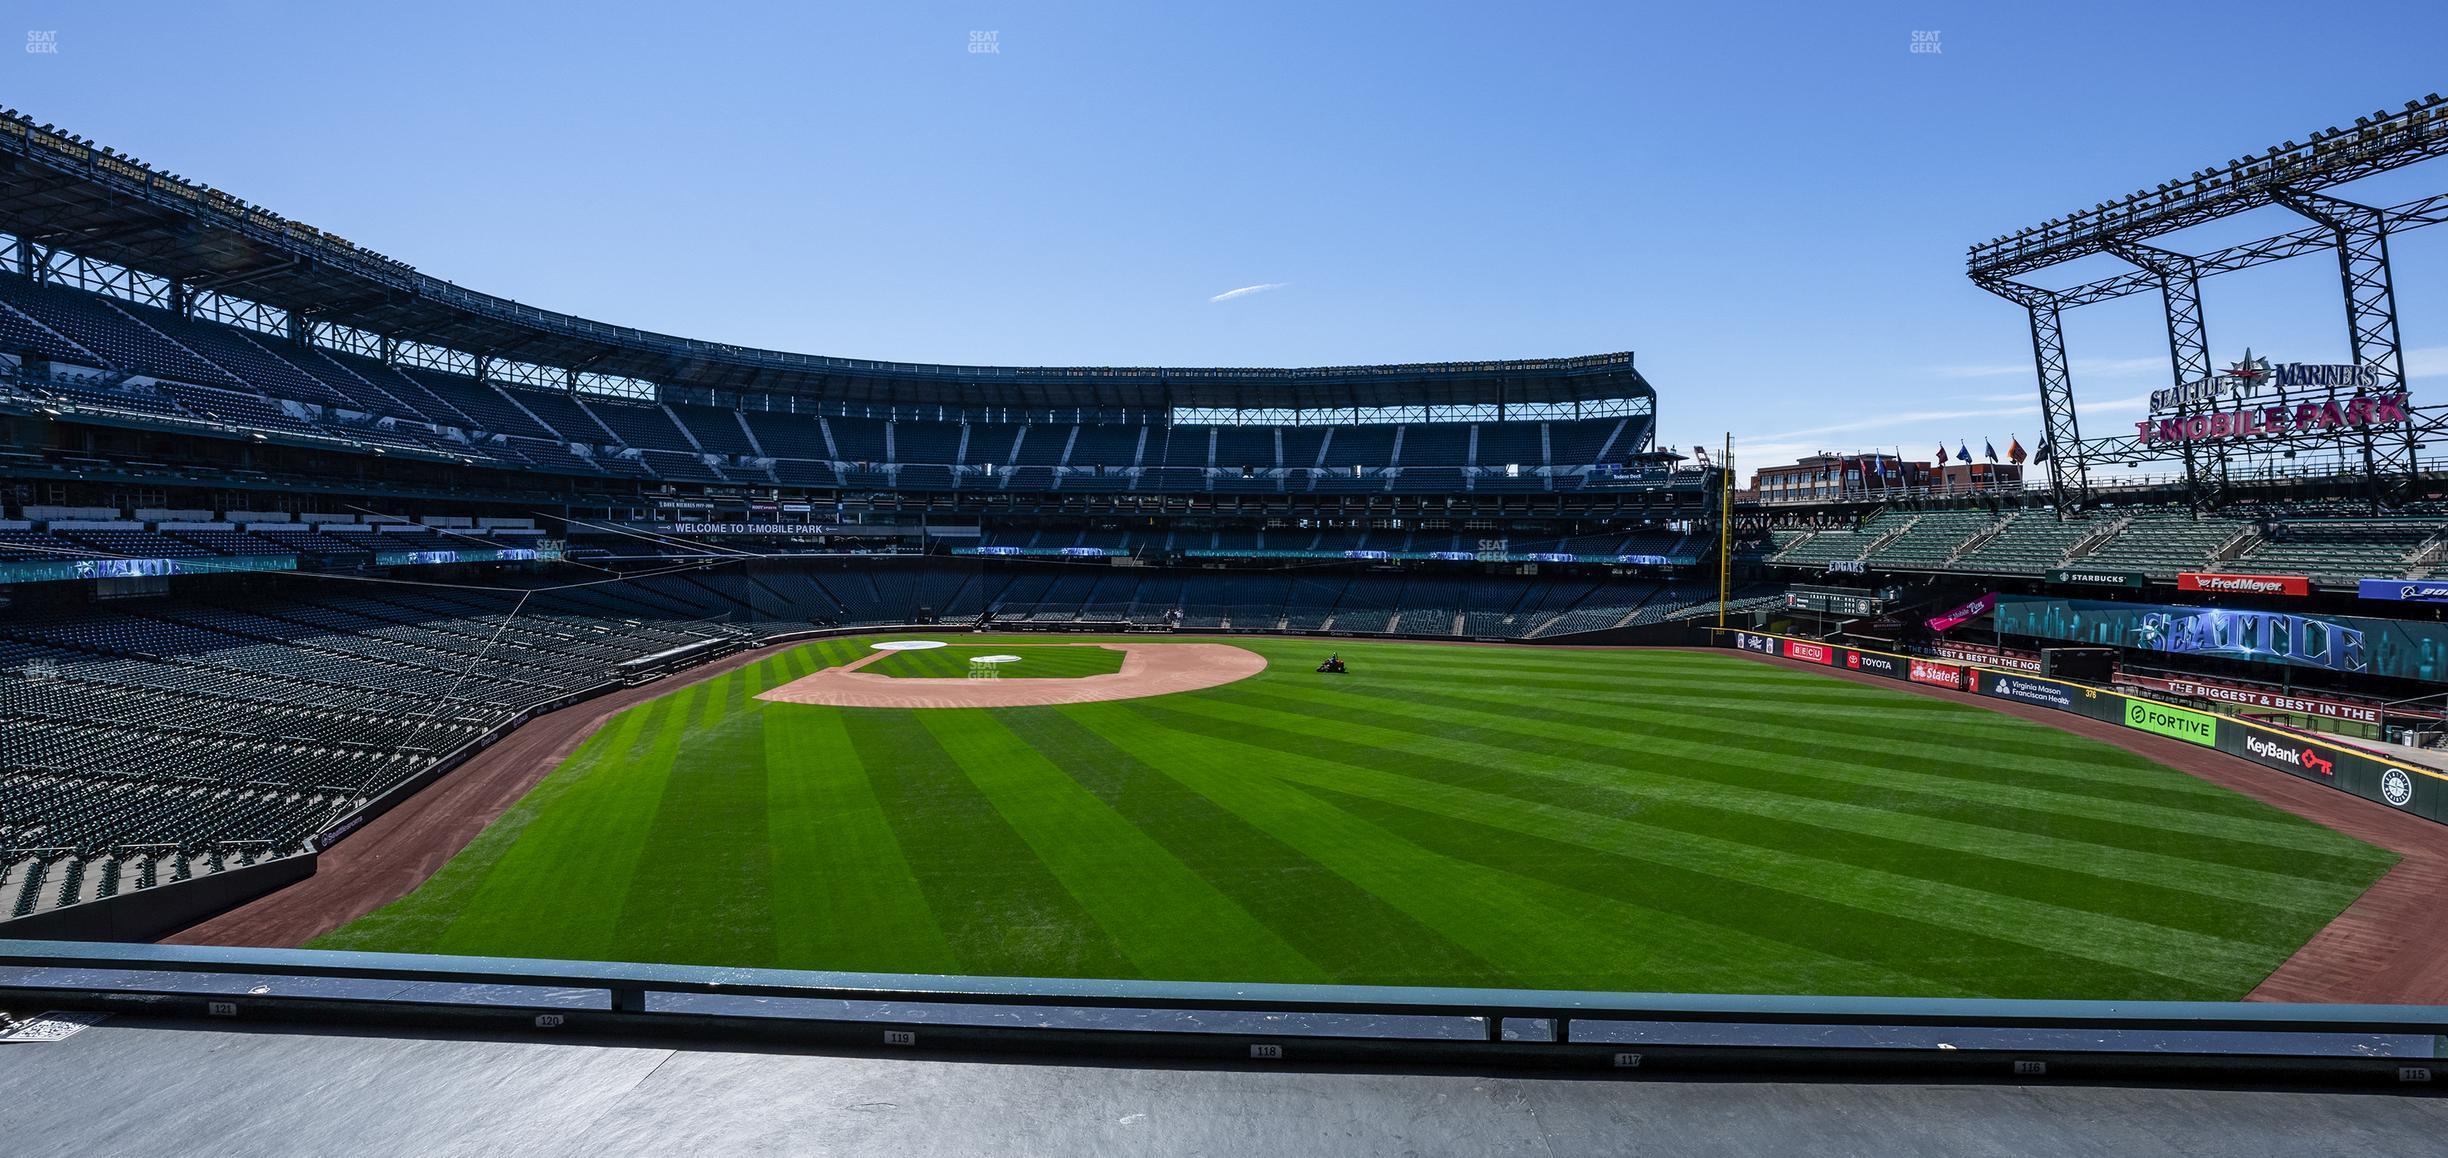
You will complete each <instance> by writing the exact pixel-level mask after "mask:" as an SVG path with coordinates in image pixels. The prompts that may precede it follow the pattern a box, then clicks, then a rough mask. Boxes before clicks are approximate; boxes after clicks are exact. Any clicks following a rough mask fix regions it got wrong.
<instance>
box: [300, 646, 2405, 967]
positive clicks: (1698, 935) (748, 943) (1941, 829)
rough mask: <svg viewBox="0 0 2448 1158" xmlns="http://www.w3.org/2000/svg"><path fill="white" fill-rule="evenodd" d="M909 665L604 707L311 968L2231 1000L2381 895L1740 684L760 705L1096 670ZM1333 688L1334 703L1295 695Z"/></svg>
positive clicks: (1387, 658) (1878, 705) (1480, 675)
mask: <svg viewBox="0 0 2448 1158" xmlns="http://www.w3.org/2000/svg"><path fill="white" fill-rule="evenodd" d="M902 638H904V637H870V638H858V639H839V640H826V641H822V642H818V643H812V644H808V645H805V646H802V647H798V648H794V649H791V650H788V651H785V652H781V653H779V654H776V655H773V656H770V657H768V658H765V659H763V660H762V661H760V662H756V663H753V664H750V665H748V666H745V667H741V668H737V669H736V670H731V671H728V672H725V673H723V674H720V675H716V676H714V677H713V678H710V679H706V680H703V681H701V682H697V683H694V684H690V685H689V686H686V687H681V688H678V689H676V690H674V691H672V692H671V693H669V694H666V695H664V696H661V697H659V698H656V699H653V700H650V701H647V702H644V703H640V704H638V705H636V706H634V707H631V708H628V709H627V710H626V711H624V712H622V713H621V714H619V715H617V716H615V717H613V718H611V719H610V720H609V721H608V722H607V723H605V724H604V726H603V727H601V728H600V729H599V730H598V731H596V732H595V733H594V734H593V735H592V736H591V737H589V738H588V739H587V740H586V742H585V743H584V744H583V745H582V746H580V747H579V748H578V749H577V750H576V751H575V752H574V753H573V754H572V755H570V756H569V758H568V759H567V760H565V761H563V762H562V763H561V764H560V765H559V767H558V768H556V769H555V770H554V771H553V772H552V773H551V774H550V775H549V776H547V777H546V778H545V779H544V780H543V781H542V783H541V784H539V785H538V786H537V787H536V788H535V789H534V790H533V791H532V792H530V793H528V794H527V795H526V796H525V797H524V798H523V799H521V800H519V801H518V803H517V804H515V805H514V806H512V807H511V808H510V809H509V810H508V811H507V812H506V813H505V814H503V815H502V816H501V817H500V818H499V819H498V820H497V821H495V822H494V823H493V824H492V825H491V826H490V827H489V828H487V829H486V830H485V831H484V832H483V833H482V834H481V835H480V836H478V837H477V838H476V839H475V840H474V841H473V843H471V844H470V845H468V847H467V848H466V849H465V850H464V851H462V852H460V853H459V855H458V856H457V857H456V858H454V859H452V860H450V861H449V863H448V864H447V865H446V866H445V867H443V868H442V869H441V870H440V871H439V872H438V873H436V874H435V875H434V876H433V877H432V878H431V879H430V880H428V881H426V882H425V883H424V884H423V886H422V887H420V888H417V889H416V890H415V891H413V892H411V893H409V894H408V895H407V896H405V897H404V898H402V899H400V900H398V901H396V902H395V903H392V904H390V905H388V906H387V907H384V908H381V909H379V910H377V911H375V912H373V913H371V914H370V915H368V916H365V917H363V918H361V919H359V920H357V921H355V922H353V923H351V924H349V925H347V926H345V927H343V928H341V929H339V930H337V931H334V932H331V933H329V934H327V935H325V936H323V937H322V938H321V939H319V940H318V941H316V942H315V944H316V945H317V946H319V947H331V948H352V949H379V950H402V951H414V952H434V953H466V954H491V955H506V956H538V957H555V958H569V959H601V960H634V961H668V962H684V963H703V964H725V965H748V966H784V967H803V968H826V969H854V970H883V971H895V972H915V973H951V974H1007V975H1038V976H1093V977H1111V978H1138V977H1146V978H1172V979H1200V980H1232V981H1286V982H1299V981H1332V982H1350V983H1384V984H1407V985H1473V986H1479V985H1484V986H1535V987H1563V988H1584V989H1614V990H1655V991H1679V992H1727V993H1824V994H1897V995H1928V996H1972V995H1988V996H2000V997H2081V998H2165V999H2214V1000H2228V999H2236V998H2241V997H2243V996H2245V995H2246V994H2247V993H2248V992H2251V991H2252V990H2253V989H2254V987H2255V986H2256V985H2258V984H2260V983H2261V982H2262V981H2263V980H2264V979H2265V978H2267V977H2268V976H2269V975H2270V974H2271V973H2272V971H2273V970H2275V969H2277V968H2278V967H2279V966H2280V965H2281V963H2283V962H2285V961H2286V960H2287V959H2288V957H2289V956H2290V955H2291V954H2293V953H2294V952H2295V951H2296V950H2297V948H2298V947H2299V946H2301V945H2303V944H2304V943H2305V941H2306V940H2307V939H2309V938H2311V937H2312V936H2313V935H2314V934H2315V933H2316V932H2318V931H2319V930H2321V928H2322V927H2323V926H2324V925H2326V924H2328V923H2329V922H2330V921H2331V920H2332V919H2333V918H2335V917H2337V916H2338V915H2339V913H2340V912H2341V911H2343V910H2345V909H2346V908H2347V906H2348V905H2349V904H2350V903H2352V902H2354V901H2355V900H2356V898H2357V897H2358V896H2359V895H2361V894H2362V893H2363V892H2364V890H2365V889H2366V887H2367V886H2369V885H2370V884H2371V883H2372V881H2373V880H2374V879H2375V878H2377V877H2378V876H2379V875H2380V874H2382V873H2383V872H2384V871H2386V870H2388V869H2389V867H2390V866H2391V865H2392V864H2393V863H2394V862H2395V857H2394V855H2393V854H2391V853H2389V852H2386V851H2383V850H2381V849H2378V848H2375V847H2373V846H2371V845H2368V844H2365V843H2363V842H2361V841H2359V840H2356V839H2353V838H2351V837H2348V836H2345V835H2341V834H2339V833H2337V832H2334V831H2332V830H2330V829H2328V828H2324V827H2321V826H2319V825H2316V824H2313V823H2310V822H2308V821H2306V820H2303V819H2300V818H2298V817H2296V816H2293V815H2290V814H2289V813H2286V812H2283V811H2280V810H2279V809H2277V808H2273V807H2270V806H2269V805H2266V804H2263V803H2260V802H2258V801H2255V800H2252V799H2249V798H2247V797H2245V796H2242V795H2239V794H2237V793H2235V792H2231V791H2229V790H2227V789H2226V788H2222V787H2219V786H2217V785H2214V784H2211V783H2208V782H2205V781H2204V780H2202V779H2198V778H2196V777H2194V776H2189V775H2186V774H2184V773H2182V772H2178V771H2175V770H2173V769H2171V768H2168V767H2165V766H2162V765H2160V764H2158V763H2155V762H2152V761H2150V760H2148V759H2145V758H2144V757H2142V756H2139V755H2136V754H2133V753H2131V752H2128V751H2125V750H2123V749H2121V748H2119V747H2116V746H2112V745H2110V744H2107V743H2102V742H2100V741H2098V740H2094V739H2089V738H2086V737H2083V736H2078V735H2072V734H2069V733H2067V732H2065V731H2061V730H2059V729H2056V728H2052V727H2048V726H2044V725H2043V724H2040V723H2035V722H2032V721H2030V720H2026V719H2021V718H2016V717H2013V716H2009V715H2003V714H2000V713H1998V712H1993V711H1989V710H1986V709H1983V708H1981V707H1978V706H1974V705H1972V704H1969V703H1963V702H1955V701H1953V700H1949V699H1944V698H1934V697H1932V696H1928V695H1917V694H1913V693H1911V692H1908V691H1905V690H1903V689H1902V688H1896V689H1889V688H1882V687H1877V686H1872V685H1870V684H1867V683H1864V682H1859V681H1852V680H1844V679H1838V678H1833V677H1831V676H1829V675H1824V674H1820V673H1818V672H1814V671H1805V670H1796V669H1793V668H1790V667H1778V666H1768V665H1763V664H1760V663H1756V662H1753V661H1750V660H1748V659H1745V658H1743V657H1740V656H1738V655H1734V654H1731V653H1727V654H1707V653H1699V652H1682V651H1655V650H1639V651H1625V650H1603V651H1601V650H1586V651H1584V650H1544V649H1542V650H1531V649H1515V648H1499V647H1474V646H1459V645H1434V644H1401V643H1347V642H1342V641H1323V640H1286V639H1268V640H1256V639H1252V640H1234V641H1231V642H1230V645H1229V646H1230V648H1231V649H1237V650H1239V651H1241V652H1244V653H1247V654H1248V655H1249V656H1250V657H1251V659H1250V661H1249V662H1250V663H1251V665H1252V669H1251V672H1250V673H1247V674H1242V675H1240V676H1238V677H1236V678H1234V679H1232V680H1230V681H1229V682H1223V683H1218V684H1216V685H1215V686H1210V687H1205V688H1203V689H1200V690H1189V691H1179V692H1170V693H1165V694H1154V695H1149V694H1143V693H1134V698H1127V699H1100V700H1094V701H1091V702H1078V703H1058V704H1048V705H1043V706H1027V707H999V708H977V707H839V706H832V705H829V704H823V703H805V702H792V701H791V700H790V699H789V698H786V697H785V696H783V695H781V694H778V693H779V690H780V689H786V688H788V687H790V686H791V685H793V684H801V685H802V686H805V685H804V683H803V681H806V680H808V679H809V678H810V677H814V676H817V675H818V674H819V673H822V672H828V671H837V670H839V669H843V668H847V667H849V666H851V665H853V664H862V665H865V666H867V667H869V668H873V667H874V666H875V665H878V664H889V665H890V666H889V667H888V668H887V669H886V670H885V671H877V672H874V673H873V679H872V682H874V683H877V684H884V683H896V684H897V683H902V682H905V681H909V682H917V683H924V682H928V681H946V682H951V680H953V679H956V678H960V677H965V676H966V675H967V671H966V669H968V668H969V666H970V665H969V663H968V660H969V659H971V658H975V657H977V656H985V655H1014V656H1019V657H1021V658H1020V660H1019V661H1018V662H1017V663H1014V664H1011V665H1009V669H1008V670H1006V671H1004V672H1001V673H998V675H997V676H996V677H994V678H991V679H981V680H977V681H967V680H965V679H961V682H965V683H966V682H975V683H979V684H984V685H1000V686H1003V687H1012V686H1015V685H1019V684H1022V683H1025V685H1027V686H1043V685H1047V684H1053V683H1059V682H1062V681H1065V680H1082V681H1089V680H1114V679H1116V678H1117V677H1119V676H1121V675H1123V674H1126V673H1127V672H1129V671H1130V670H1131V668H1130V665H1129V664H1128V663H1127V662H1123V663H1119V664H1117V663H1116V662H1115V661H1114V659H1113V656H1114V655H1115V654H1116V653H1113V652H1103V651H1102V649H1096V648H1076V647H1071V648H1047V647H1045V646H1043V645H1044V644H1045V643H1046V641H1045V639H1044V638H1043V637H1033V638H1032V637H1011V638H1003V637H994V636H962V637H959V640H960V644H959V649H958V650H957V651H955V649H951V648H944V649H936V650H938V651H941V652H945V653H949V654H941V655H936V656H932V657H929V656H927V655H926V653H925V650H923V649H921V650H918V651H911V652H902V653H898V654H895V653H879V652H878V651H876V650H875V649H874V648H873V646H872V645H874V644H876V643H879V642H889V641H894V640H899V639H902ZM1065 642H1066V643H1077V642H1111V643H1114V644H1116V645H1117V646H1119V645H1123V644H1127V645H1128V647H1129V648H1130V649H1131V652H1130V654H1133V655H1136V654H1138V653H1140V652H1161V651H1162V650H1163V649H1165V648H1171V647H1201V648H1216V647H1219V646H1223V645H1221V644H1219V643H1218V642H1216V641H1214V640H1212V639H1210V640H1208V641H1205V642H1201V643H1168V642H1162V641H1151V640H1150V639H1149V638H1148V637H1132V638H1130V639H1127V640H1122V639H1116V640H1111V641H1084V640H1080V639H1078V638H1077V637H1072V638H1070V639H1066V641H1065ZM1330 651H1339V652H1340V654H1341V656H1342V658H1343V659H1344V660H1345V661H1346V662H1347V664H1348V666H1349V669H1350V670H1349V671H1348V672H1345V673H1343V674H1327V673H1321V672H1320V671H1318V670H1317V669H1318V667H1319V664H1320V662H1321V661H1322V660H1324V659H1326V657H1327V655H1328V653H1329V652H1330ZM1091 652H1100V653H1101V654H1088V653H1091ZM879 654H883V655H885V656H886V657H887V658H886V659H883V660H877V659H871V658H870V657H874V656H877V655H879ZM955 661H957V662H955ZM1259 661H1263V663H1262V668H1261V667H1260V666H1259ZM1031 665H1035V667H1034V669H1033V670H1032V672H1031V673H1030V674H1028V675H1025V676H1024V675H1022V674H1021V670H1020V669H1024V668H1030V667H1031ZM887 673H890V674H887Z"/></svg>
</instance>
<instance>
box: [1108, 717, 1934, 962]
mask: <svg viewBox="0 0 2448 1158" xmlns="http://www.w3.org/2000/svg"><path fill="white" fill-rule="evenodd" d="M1147 702H1148V701H1128V705H1139V704H1145V703H1147ZM1109 734H1115V735H1117V736H1120V737H1123V739H1122V741H1121V742H1122V743H1123V744H1124V746H1125V747H1128V746H1129V744H1130V739H1129V738H1130V737H1133V736H1140V735H1149V734H1151V733H1144V732H1139V731H1136V730H1133V729H1127V728H1120V729H1111V730H1110V733H1109ZM1313 758H1314V757H1313V756H1312V755H1311V754H1309V753H1305V752H1284V751H1279V750H1272V749H1268V748H1265V747H1260V746H1254V745H1250V744H1246V743H1242V742H1240V741H1237V740H1219V741H1216V742H1212V743H1206V744H1201V745H1199V746H1198V747H1197V748H1195V749H1191V750H1188V751H1177V752H1176V753H1175V759H1173V760H1170V761H1168V762H1167V763H1166V764H1165V765H1163V767H1162V770H1163V772H1164V774H1165V775H1167V776H1170V777H1173V778H1174V779H1176V780H1179V781H1180V782H1181V783H1182V784H1184V785H1185V786H1187V787H1189V788H1191V789H1192V790H1193V791H1196V792H1198V793H1200V794H1201V795H1203V796H1205V797H1207V798H1208V799H1210V800H1213V801H1215V802H1216V803H1217V804H1218V805H1219V806H1221V807H1223V808H1225V809H1227V810H1229V811H1231V812H1233V813H1234V814H1236V815H1238V816H1239V817H1240V818H1241V819H1242V820H1244V821H1246V822H1249V823H1251V824H1253V825H1261V826H1263V827H1264V828H1265V829H1266V830H1267V831H1268V832H1270V833H1273V834H1274V835H1275V836H1276V837H1278V838H1279V839H1281V840H1283V841H1284V842H1285V843H1287V844H1290V845H1292V846H1293V847H1295V848H1297V849H1299V850H1300V851H1301V853H1302V854H1303V855H1305V856H1307V857H1308V858H1310V859H1312V860H1315V861H1317V862H1318V863H1320V864H1322V865H1325V866H1326V867H1328V868H1329V869H1331V870H1333V871H1334V872H1336V873H1338V874H1340V875H1342V876H1343V877H1344V878H1345V879H1347V880H1349V881H1350V882H1351V883H1352V884H1353V885H1354V886H1356V887H1358V888H1360V889H1362V890H1364V891H1366V892H1368V893H1370V894H1373V895H1375V896H1377V897H1379V898H1381V899H1383V900H1384V901H1386V902H1387V903H1388V904H1391V905H1393V906H1394V907H1396V908H1399V909H1401V910H1402V911H1403V912H1405V913H1407V914H1408V915H1410V916H1411V917H1412V918H1414V919H1416V920H1417V921H1419V922H1420V923H1421V924H1423V925H1425V926H1427V927H1428V928H1430V929H1433V930H1435V931H1436V932H1437V933H1438V935H1440V936H1441V937H1443V938H1444V939H1446V940H1449V941H1452V942H1453V943H1455V944H1457V945H1460V946H1462V947H1463V948H1465V949H1467V950H1469V951H1470V952H1471V953H1472V954H1473V955H1474V956H1477V957H1479V958H1480V959H1482V960H1485V961H1486V962H1488V963H1489V965H1490V966H1491V970H1490V972H1489V973H1488V974H1487V975H1485V977H1484V978H1480V977H1456V976H1454V975H1453V974H1451V973H1445V974H1431V973H1425V972H1422V971H1418V970H1416V969H1405V970H1402V971H1401V972H1398V973H1397V974H1395V975H1393V976H1391V977H1384V978H1374V979H1370V980H1371V981H1372V982H1374V983H1381V984H1413V985H1418V984H1431V983H1442V984H1457V985H1482V984H1488V985H1492V984H1497V981H1496V979H1498V978H1506V977H1510V978H1513V979H1514V980H1513V981H1511V982H1507V984H1514V985H1529V986H1534V987H1551V988H1576V987H1589V986H1598V985H1602V984H1603V985H1605V986H1608V987H1622V988H1661V989H1667V990H1676V989H1689V988H1690V987H1691V985H1692V983H1693V979H1694V978H1698V977H1711V978H1712V979H1713V980H1712V982H1711V986H1712V987H1713V988H1723V987H1725V986H1727V985H1735V986H1736V989H1735V990H1734V991H1739V992H1811V993H1832V992H1863V993H1916V994H1927V995H1950V994H1966V993H1976V992H1981V990H1979V989H1976V988H1966V987H1959V986H1955V985H1951V984H1949V983H1947V982H1945V981H1942V980H1939V979H1936V978H1933V977H1930V976H1927V975H1925V974H1922V973H1921V972H1919V971H1918V970H1916V969H1913V968H1910V967H1908V965H1907V963H1905V962H1902V961H1888V962H1875V961H1870V960H1865V959H1861V958H1853V957H1845V956H1841V955H1836V954H1828V953H1822V952H1819V951H1817V950H1814V949H1811V948H1809V947H1808V946H1805V945H1800V944H1797V943H1795V942H1794V941H1792V940H1791V939H1789V938H1788V937H1786V936H1785V935H1784V934H1785V933H1786V932H1787V930H1782V929H1777V930H1773V931H1771V930H1768V929H1766V928H1764V927H1763V928H1760V929H1756V930H1755V929H1751V928H1737V927H1734V926H1733V925H1731V924H1729V923H1727V922H1726V921H1724V920H1722V919H1721V920H1715V921H1712V920H1707V919H1702V918H1696V917H1692V916H1687V915H1684V914H1681V913H1677V912H1668V911H1661V910H1658V909H1654V908H1649V907H1646V906H1641V905H1636V904H1630V903H1625V902H1623V901H1621V900H1618V899H1616V898H1611V897H1607V896H1603V895H1599V894H1597V893H1593V892H1591V891H1588V890H1585V889H1577V888H1572V887H1569V886H1565V885H1559V884H1557V883H1555V882H1553V881H1551V880H1548V879H1545V878H1543V877H1539V876H1532V875H1525V874H1521V873H1518V872H1513V871H1496V872H1491V871H1488V870H1487V868H1486V867H1485V866H1482V865H1478V864H1473V863H1470V862H1467V861H1464V860H1460V859H1456V858H1452V857H1447V856H1444V855H1441V854H1438V853H1435V852H1434V851H1432V850H1428V849H1424V848H1421V847H1420V846H1419V845H1417V844H1415V843H1413V842H1412V841H1410V840H1408V839H1405V838H1404V837H1402V836H1399V835H1397V834H1395V833H1392V832H1389V831H1387V830H1386V829H1384V828H1383V827H1380V826H1378V825H1376V824H1372V823H1369V822H1368V821H1367V820H1365V819H1362V818H1360V817H1357V816H1355V815H1353V814H1352V813H1350V812H1348V811H1346V810H1343V809H1339V808H1336V807H1334V806H1333V805H1331V804H1328V803H1326V802H1325V801H1323V800H1320V799H1318V798H1317V797H1315V796H1313V795H1311V794H1310V793H1309V792H1307V791H1306V790H1304V789H1303V788H1301V787H1300V786H1298V785H1294V784H1291V783H1288V782H1286V781H1283V780H1281V779H1278V778H1276V777H1274V776H1270V775H1266V774H1264V773H1263V771H1261V770H1263V769H1267V768H1270V767H1274V766H1277V765H1278V764H1279V763H1280V762H1282V761H1286V760H1309V759H1313ZM1719 916H1720V917H1721V918H1725V917H1733V916H1735V914H1720V915H1719ZM1711 962H1716V963H1719V964H1718V965H1717V966H1711V965H1710V964H1709V963H1711ZM1728 962H1741V963H1743V969H1744V970H1745V971H1746V975H1745V976H1744V977H1743V979H1742V980H1741V981H1740V982H1736V981H1734V980H1733V979H1731V978H1729V977H1727V976H1726V975H1725V973H1726V971H1725V970H1724V969H1723V968H1722V965H1723V964H1724V963H1728ZM1436 976H1443V977H1445V978H1446V979H1447V980H1445V981H1443V982H1431V981H1430V978H1431V977H1436ZM1607 978H1612V980H1611V981H1607V980H1603V979H1607Z"/></svg>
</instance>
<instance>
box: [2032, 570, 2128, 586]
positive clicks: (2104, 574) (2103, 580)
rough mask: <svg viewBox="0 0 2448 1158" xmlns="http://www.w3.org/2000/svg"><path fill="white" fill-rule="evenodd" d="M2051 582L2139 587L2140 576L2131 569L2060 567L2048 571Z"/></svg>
mask: <svg viewBox="0 0 2448 1158" xmlns="http://www.w3.org/2000/svg"><path fill="white" fill-rule="evenodd" d="M2048 581H2049V582H2051V583H2076V584H2081V585H2082V586H2085V587H2140V586H2141V585H2142V576H2140V575H2138V574H2135V573H2134V572H2131V571H2082V570H2076V569H2072V568H2060V569H2058V570H2055V571H2051V572H2049V573H2048Z"/></svg>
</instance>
